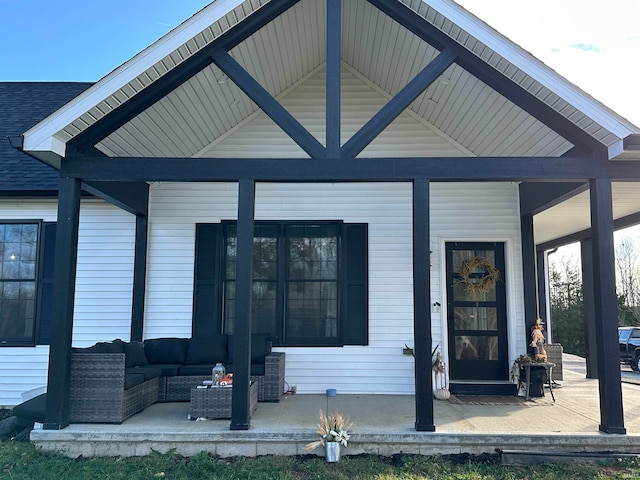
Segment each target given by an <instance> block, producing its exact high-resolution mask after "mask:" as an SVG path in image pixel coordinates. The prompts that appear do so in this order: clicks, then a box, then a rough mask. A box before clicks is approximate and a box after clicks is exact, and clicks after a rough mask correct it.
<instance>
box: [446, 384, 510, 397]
mask: <svg viewBox="0 0 640 480" xmlns="http://www.w3.org/2000/svg"><path fill="white" fill-rule="evenodd" d="M449 391H450V392H451V393H452V394H453V395H516V394H517V393H518V391H517V388H516V384H515V383H511V382H450V383H449Z"/></svg>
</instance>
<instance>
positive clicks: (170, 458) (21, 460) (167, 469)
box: [0, 441, 640, 480]
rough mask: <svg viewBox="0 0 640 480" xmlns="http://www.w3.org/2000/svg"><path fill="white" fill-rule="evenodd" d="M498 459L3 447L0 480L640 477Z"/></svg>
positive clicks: (613, 467) (628, 466) (621, 469)
mask: <svg viewBox="0 0 640 480" xmlns="http://www.w3.org/2000/svg"><path fill="white" fill-rule="evenodd" d="M499 462H500V457H499V456H498V455H482V456H472V455H453V456H428V457H426V456H416V455H396V456H393V457H378V456H374V455H359V456H354V457H343V458H342V459H341V460H340V462H338V463H326V462H325V461H324V460H323V459H320V458H318V457H312V456H299V457H259V458H232V459H222V458H216V457H213V456H211V455H209V454H206V453H201V454H198V455H196V456H193V457H190V458H185V457H181V456H178V455H172V454H163V455H160V454H154V455H149V456H146V457H137V458H76V459H69V458H66V457H63V456H60V455H52V454H44V453H40V452H38V451H37V450H36V449H35V448H34V446H33V445H31V444H30V443H20V442H11V441H3V442H0V468H1V470H0V479H5V478H6V479H25V480H34V479H37V480H47V479H55V480H73V479H83V480H84V479H123V480H124V479H126V480H135V479H157V478H164V479H172V480H173V479H176V480H177V479H185V480H186V479H189V480H204V479H251V480H260V479H279V480H289V479H290V480H306V479H319V478H321V479H334V478H335V479H345V480H357V479H377V480H412V479H448V480H481V479H482V480H484V479H509V480H516V479H530V480H546V479H609V478H619V479H629V478H640V462H638V461H635V460H634V461H629V460H624V461H617V462H612V463H611V464H606V465H602V464H600V465H597V466H594V465H592V464H591V465H590V464H576V463H567V464H556V465H539V466H538V465H536V466H527V467H515V466H502V465H500V463H499Z"/></svg>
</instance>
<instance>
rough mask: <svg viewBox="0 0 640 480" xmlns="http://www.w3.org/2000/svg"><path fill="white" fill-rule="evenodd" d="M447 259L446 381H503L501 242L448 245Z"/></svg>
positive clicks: (504, 327) (505, 371) (506, 369)
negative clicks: (447, 346)
mask: <svg viewBox="0 0 640 480" xmlns="http://www.w3.org/2000/svg"><path fill="white" fill-rule="evenodd" d="M446 256H447V299H448V300H447V325H448V339H449V375H450V379H451V381H478V380H508V378H509V365H508V363H509V356H508V352H507V304H506V289H505V268H504V243H500V242H473V243H472V242H450V243H447V245H446Z"/></svg>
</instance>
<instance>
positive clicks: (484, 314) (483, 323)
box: [454, 307, 498, 330]
mask: <svg viewBox="0 0 640 480" xmlns="http://www.w3.org/2000/svg"><path fill="white" fill-rule="evenodd" d="M496 315H497V310H496V308H495V307H455V310H454V317H455V320H454V327H455V329H456V330H497V329H498V318H497V316H496Z"/></svg>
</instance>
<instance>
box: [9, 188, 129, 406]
mask: <svg viewBox="0 0 640 480" xmlns="http://www.w3.org/2000/svg"><path fill="white" fill-rule="evenodd" d="M56 217H57V202H56V201H55V200H33V201H30V200H2V201H0V219H2V220H30V219H40V220H43V221H47V222H55V221H56ZM134 239H135V218H134V217H133V215H129V214H127V213H125V212H123V211H122V210H120V209H118V208H116V207H114V206H112V205H109V204H107V203H105V202H103V201H101V200H83V201H82V207H81V213H80V231H79V236H78V269H77V281H76V300H75V301H76V306H75V313H74V331H73V345H74V346H88V345H91V344H93V343H95V342H96V341H99V340H112V339H114V338H122V339H123V340H128V339H129V332H130V325H131V298H132V288H133V287H132V285H133V280H132V279H133V253H134V252H133V247H134ZM48 361H49V347H48V346H43V345H39V346H36V347H2V348H0V405H1V406H11V405H16V404H18V403H21V402H22V401H23V400H24V399H25V396H27V395H28V393H26V392H31V394H34V393H39V392H41V391H43V389H44V387H45V385H46V383H47V368H48ZM25 393H26V395H25V396H23V394H25Z"/></svg>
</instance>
